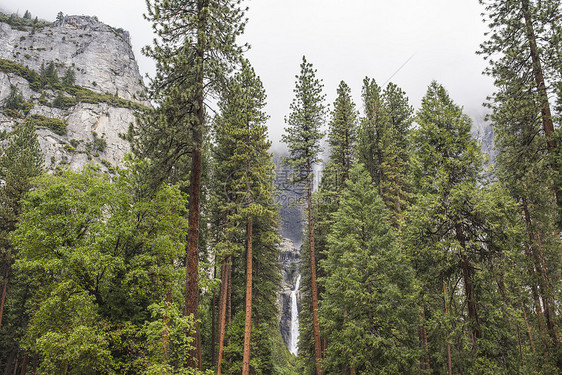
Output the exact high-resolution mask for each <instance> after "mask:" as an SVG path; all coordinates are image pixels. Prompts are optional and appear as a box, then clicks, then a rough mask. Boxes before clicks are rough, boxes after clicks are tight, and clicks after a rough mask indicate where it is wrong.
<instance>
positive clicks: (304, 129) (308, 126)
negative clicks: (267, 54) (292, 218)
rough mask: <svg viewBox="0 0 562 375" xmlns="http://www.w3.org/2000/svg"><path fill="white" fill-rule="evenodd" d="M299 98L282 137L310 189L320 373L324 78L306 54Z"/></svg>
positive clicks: (292, 162) (290, 162)
mask: <svg viewBox="0 0 562 375" xmlns="http://www.w3.org/2000/svg"><path fill="white" fill-rule="evenodd" d="M294 92H295V98H294V99H293V102H292V103H291V106H290V109H291V113H290V114H289V117H288V118H286V119H285V122H286V123H287V125H288V127H287V128H285V131H286V133H287V134H283V136H282V140H283V142H285V143H286V144H287V146H288V148H289V155H290V156H289V157H288V158H287V160H286V162H287V164H288V165H290V166H291V167H293V168H294V169H295V171H296V177H295V180H294V181H293V183H297V184H301V186H304V189H305V191H306V200H307V203H306V206H307V213H308V220H307V225H308V231H307V232H308V233H307V236H306V237H307V240H308V250H309V252H310V284H311V297H312V324H313V332H314V359H315V367H316V374H317V375H320V374H321V373H322V369H321V363H320V362H321V359H322V351H321V343H320V325H319V323H318V286H317V281H316V254H315V250H314V221H313V217H314V215H313V207H312V189H313V168H314V164H316V163H317V162H318V161H319V154H320V152H321V147H320V140H321V139H322V136H323V134H322V131H321V129H320V127H321V126H322V124H323V123H324V115H325V107H324V103H323V102H324V95H323V94H322V84H321V81H320V80H318V79H317V78H316V70H315V69H313V67H312V64H310V63H309V62H307V61H306V58H305V57H304V56H303V61H302V64H301V72H300V75H298V76H297V82H296V87H295V89H294Z"/></svg>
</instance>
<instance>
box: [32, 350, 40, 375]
mask: <svg viewBox="0 0 562 375" xmlns="http://www.w3.org/2000/svg"><path fill="white" fill-rule="evenodd" d="M38 362H39V354H37V353H35V354H33V370H31V375H37V364H38Z"/></svg>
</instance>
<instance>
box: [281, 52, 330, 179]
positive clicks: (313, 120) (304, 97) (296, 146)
mask: <svg viewBox="0 0 562 375" xmlns="http://www.w3.org/2000/svg"><path fill="white" fill-rule="evenodd" d="M300 68H301V71H300V75H298V76H296V78H297V81H296V84H295V85H296V86H295V89H294V92H295V98H294V99H293V101H292V103H291V105H290V110H291V113H290V114H289V117H287V118H285V122H286V123H287V125H288V127H287V128H285V132H286V134H283V135H282V136H281V140H282V141H283V142H284V143H286V144H287V147H288V148H289V154H290V156H289V157H288V158H287V159H286V160H285V162H286V163H287V164H288V165H290V166H291V167H293V168H295V170H296V173H297V177H296V179H297V180H300V181H302V180H304V179H309V178H311V176H310V175H309V174H310V173H311V171H312V165H313V164H315V163H317V162H318V161H319V155H320V153H321V152H322V149H321V146H320V140H321V139H322V137H323V136H324V134H323V133H322V131H321V130H320V128H321V126H322V125H323V124H324V116H325V112H326V109H325V106H324V98H325V96H324V95H323V94H322V82H321V81H320V80H318V79H317V78H316V70H315V69H314V68H313V67H312V64H311V63H309V62H307V61H306V58H305V57H304V56H303V58H302V63H301V65H300ZM297 180H296V181H294V182H298V181H297Z"/></svg>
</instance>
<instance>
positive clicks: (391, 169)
mask: <svg viewBox="0 0 562 375" xmlns="http://www.w3.org/2000/svg"><path fill="white" fill-rule="evenodd" d="M363 102H364V103H363V105H364V111H365V116H364V117H363V118H362V119H361V127H360V129H359V137H358V138H359V141H358V154H359V160H360V162H362V163H364V164H365V166H366V168H367V169H368V170H369V173H370V174H371V177H372V179H373V183H374V184H375V185H376V186H377V187H378V188H379V193H380V195H381V197H382V199H383V201H384V202H385V205H386V206H387V208H388V209H389V216H390V219H391V221H392V223H393V225H394V226H395V227H397V226H398V222H399V221H400V218H401V217H402V214H401V213H402V211H403V209H404V207H405V205H406V201H407V199H408V193H407V191H408V186H407V177H406V176H407V174H408V171H407V165H408V160H409V152H408V147H409V130H410V125H411V123H412V113H413V109H412V107H411V106H410V105H409V104H408V98H407V96H406V94H405V93H404V91H402V90H401V89H400V88H399V87H398V86H396V85H395V84H393V83H389V84H388V86H387V87H386V89H385V90H384V92H382V94H381V89H380V87H379V86H378V85H377V84H376V82H375V81H374V80H373V79H369V78H365V79H364V80H363Z"/></svg>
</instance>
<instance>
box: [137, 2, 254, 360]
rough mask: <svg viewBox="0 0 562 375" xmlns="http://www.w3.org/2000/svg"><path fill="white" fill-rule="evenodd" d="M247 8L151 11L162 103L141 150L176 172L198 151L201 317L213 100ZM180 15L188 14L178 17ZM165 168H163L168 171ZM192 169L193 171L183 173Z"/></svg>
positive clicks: (193, 249)
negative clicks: (202, 226) (204, 195)
mask: <svg viewBox="0 0 562 375" xmlns="http://www.w3.org/2000/svg"><path fill="white" fill-rule="evenodd" d="M243 14H244V13H243V11H242V10H241V9H240V7H239V2H237V1H232V0H173V1H167V0H166V1H164V0H155V1H154V2H149V3H148V15H147V18H148V19H149V20H150V21H152V22H153V28H154V31H155V32H156V34H157V35H158V36H159V37H161V39H160V40H159V41H155V43H154V46H153V47H147V48H146V49H145V53H146V54H147V55H148V56H150V57H152V58H154V59H155V60H156V62H157V74H156V77H155V79H154V81H153V82H152V85H151V87H152V88H151V90H150V93H151V96H152V99H153V100H156V101H157V102H159V103H160V107H159V108H158V109H157V110H156V111H154V112H151V113H149V114H148V115H147V116H145V117H144V123H145V124H149V125H150V126H148V127H145V128H144V129H143V130H142V132H141V133H140V135H138V136H137V139H136V145H137V147H136V148H137V150H139V149H140V150H142V151H144V152H143V153H144V154H145V155H147V156H149V157H151V158H152V159H154V160H155V169H154V170H155V171H161V172H160V176H161V178H162V176H163V177H168V176H169V175H170V172H171V171H173V170H174V168H177V167H182V168H186V167H184V165H185V163H186V161H185V159H186V156H187V155H190V156H191V158H190V159H191V160H190V163H191V167H190V168H189V169H190V187H189V189H190V193H189V234H188V244H187V258H186V273H187V282H186V289H185V314H186V315H193V316H194V317H195V318H196V320H197V314H198V306H199V284H198V270H199V261H198V257H199V251H198V248H199V222H200V202H201V176H202V164H203V148H204V145H205V142H204V135H205V130H206V125H207V121H206V113H205V112H206V111H205V107H206V105H207V103H206V101H207V99H208V97H209V95H210V94H212V93H219V92H220V91H221V85H222V84H223V83H224V81H225V77H226V76H227V74H228V73H229V72H230V71H231V70H232V69H233V66H234V65H235V64H237V63H238V61H239V58H240V56H241V53H242V48H241V47H240V46H238V45H237V44H236V38H237V36H239V35H240V34H241V33H242V32H243V30H244V22H245V21H244V18H243ZM178 15H181V16H179V17H178ZM162 172H163V173H162ZM183 175H184V176H187V173H183ZM194 339H195V340H196V341H195V342H196V344H197V345H196V347H197V353H193V361H192V362H191V367H196V366H197V362H198V367H199V368H201V343H200V339H199V334H197V335H196V337H194Z"/></svg>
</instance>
